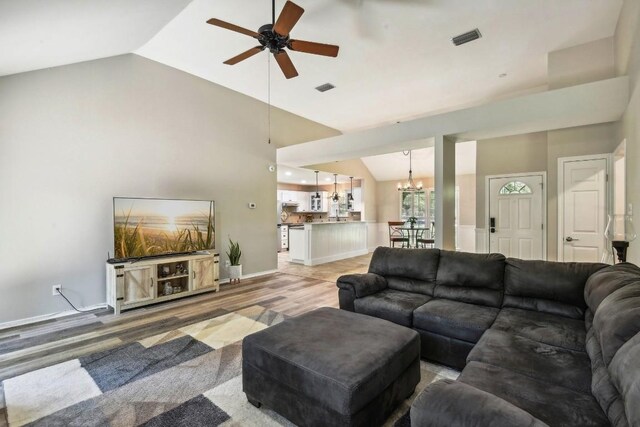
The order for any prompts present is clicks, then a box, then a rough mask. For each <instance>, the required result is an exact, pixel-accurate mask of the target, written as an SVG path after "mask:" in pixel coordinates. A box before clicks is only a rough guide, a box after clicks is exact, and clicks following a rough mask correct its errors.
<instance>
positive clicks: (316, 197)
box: [311, 171, 320, 199]
mask: <svg viewBox="0 0 640 427" xmlns="http://www.w3.org/2000/svg"><path fill="white" fill-rule="evenodd" d="M314 172H315V173H316V194H315V195H313V196H311V197H313V198H314V199H319V198H320V191H319V190H318V173H320V171H314Z"/></svg>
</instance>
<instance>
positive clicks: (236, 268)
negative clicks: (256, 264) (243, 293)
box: [229, 264, 242, 282]
mask: <svg viewBox="0 0 640 427" xmlns="http://www.w3.org/2000/svg"><path fill="white" fill-rule="evenodd" d="M241 278H242V264H241V265H232V266H229V279H230V280H231V281H232V282H233V281H240V279H241Z"/></svg>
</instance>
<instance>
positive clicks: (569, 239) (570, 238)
mask: <svg viewBox="0 0 640 427" xmlns="http://www.w3.org/2000/svg"><path fill="white" fill-rule="evenodd" d="M564 240H566V241H567V242H576V241H578V240H580V239H574V238H573V237H571V236H569V237H567V238H566V239H564Z"/></svg>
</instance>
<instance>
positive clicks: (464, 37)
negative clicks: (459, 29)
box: [451, 28, 482, 46]
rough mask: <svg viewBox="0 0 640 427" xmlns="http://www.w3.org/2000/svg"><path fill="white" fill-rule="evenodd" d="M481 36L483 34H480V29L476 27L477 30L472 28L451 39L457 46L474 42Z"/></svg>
mask: <svg viewBox="0 0 640 427" xmlns="http://www.w3.org/2000/svg"><path fill="white" fill-rule="evenodd" d="M480 37H482V34H480V30H478V29H477V28H476V29H475V30H471V31H469V32H466V33H464V34H460V35H459V36H455V37H454V38H452V39H451V41H452V42H453V44H455V45H456V46H460V45H461V44H465V43H469V42H472V41H474V40H478V39H479V38H480Z"/></svg>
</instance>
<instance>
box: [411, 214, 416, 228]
mask: <svg viewBox="0 0 640 427" xmlns="http://www.w3.org/2000/svg"><path fill="white" fill-rule="evenodd" d="M416 222H418V218H416V217H415V216H411V217H409V224H411V227H412V228H413V227H414V226H415V225H416Z"/></svg>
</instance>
